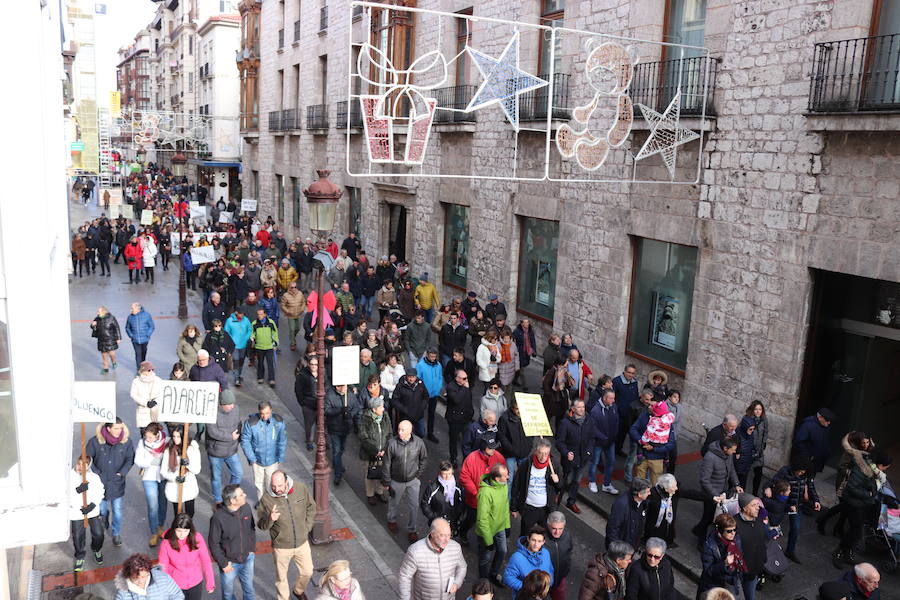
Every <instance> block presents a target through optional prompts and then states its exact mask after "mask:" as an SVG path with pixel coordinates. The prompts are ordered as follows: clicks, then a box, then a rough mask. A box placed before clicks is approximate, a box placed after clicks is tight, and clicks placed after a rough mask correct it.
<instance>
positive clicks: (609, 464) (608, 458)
mask: <svg viewBox="0 0 900 600" xmlns="http://www.w3.org/2000/svg"><path fill="white" fill-rule="evenodd" d="M600 461H603V485H612V480H613V469H614V468H615V466H616V444H615V442H613V443H612V444H610V445H609V446H605V447H604V446H597V447H595V448H594V458H593V460H591V464H590V465H589V466H588V481H590V482H594V483H596V482H597V467H598V466H599V465H600Z"/></svg>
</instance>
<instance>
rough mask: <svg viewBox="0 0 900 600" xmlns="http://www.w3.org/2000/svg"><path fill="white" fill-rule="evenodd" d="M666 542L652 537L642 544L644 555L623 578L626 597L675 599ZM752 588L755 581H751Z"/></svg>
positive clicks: (657, 599) (673, 578)
mask: <svg viewBox="0 0 900 600" xmlns="http://www.w3.org/2000/svg"><path fill="white" fill-rule="evenodd" d="M666 549H667V546H666V542H665V540H662V539H660V538H656V537H652V538H649V539H648V540H647V542H646V543H645V544H644V555H643V556H642V557H641V559H640V560H638V561H637V562H634V563H631V568H630V569H628V576H627V577H626V579H625V583H626V586H625V588H626V589H627V590H628V596H627V597H628V598H653V599H654V600H675V598H676V592H675V575H674V573H673V572H672V563H671V562H669V558H668V557H667V556H666ZM753 586H754V588H755V587H756V582H755V581H754V582H753Z"/></svg>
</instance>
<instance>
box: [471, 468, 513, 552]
mask: <svg viewBox="0 0 900 600" xmlns="http://www.w3.org/2000/svg"><path fill="white" fill-rule="evenodd" d="M488 481H489V480H488V478H487V475H485V476H484V477H482V479H481V485H480V486H479V488H478V508H477V510H476V511H475V535H477V536H479V537H480V538H481V539H482V540H484V543H485V545H487V546H491V545H493V543H494V536H495V535H497V534H498V533H500V532H501V531H503V530H504V529H509V492H508V491H507V487H508V486H507V484H505V483H500V482H498V481H491V482H490V483H489V482H488Z"/></svg>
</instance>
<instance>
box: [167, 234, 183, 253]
mask: <svg viewBox="0 0 900 600" xmlns="http://www.w3.org/2000/svg"><path fill="white" fill-rule="evenodd" d="M169 236H170V237H171V239H172V254H175V255H178V254H181V234H180V233H178V232H176V233H170V234H169Z"/></svg>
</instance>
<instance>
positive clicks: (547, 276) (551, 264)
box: [517, 217, 559, 323]
mask: <svg viewBox="0 0 900 600" xmlns="http://www.w3.org/2000/svg"><path fill="white" fill-rule="evenodd" d="M558 250H559V223H558V222H556V221H546V220H544V219H532V218H529V217H524V218H523V219H522V236H521V239H520V242H519V294H518V303H517V304H518V305H517V308H518V310H519V311H520V312H523V313H526V314H528V315H530V316H533V317H536V318H538V319H540V320H543V321H547V322H548V323H552V322H553V303H554V300H555V296H556V269H557V254H558Z"/></svg>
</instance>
